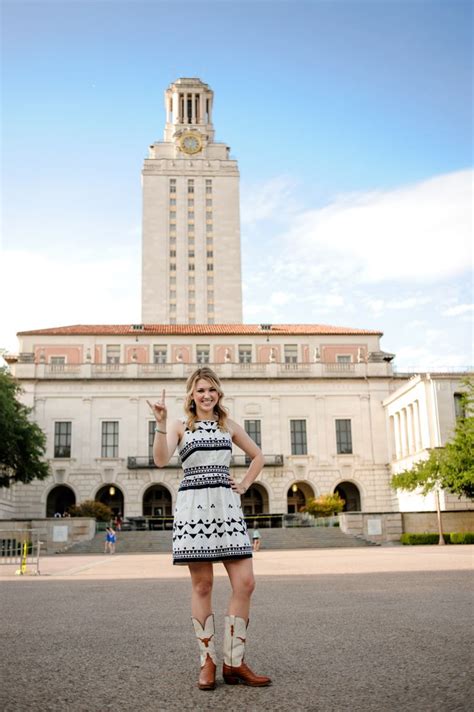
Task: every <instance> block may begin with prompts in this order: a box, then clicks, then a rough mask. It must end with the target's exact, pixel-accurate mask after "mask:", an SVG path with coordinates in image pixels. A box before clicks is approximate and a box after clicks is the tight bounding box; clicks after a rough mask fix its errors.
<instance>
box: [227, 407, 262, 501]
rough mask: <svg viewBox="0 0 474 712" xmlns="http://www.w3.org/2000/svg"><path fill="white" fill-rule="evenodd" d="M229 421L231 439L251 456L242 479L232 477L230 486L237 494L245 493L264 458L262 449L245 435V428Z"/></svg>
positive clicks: (260, 467)
mask: <svg viewBox="0 0 474 712" xmlns="http://www.w3.org/2000/svg"><path fill="white" fill-rule="evenodd" d="M227 422H228V423H229V428H230V430H231V435H232V441H233V442H234V443H235V444H236V445H237V446H238V447H240V449H241V450H243V451H244V452H245V454H246V455H247V456H248V457H250V458H251V462H250V466H249V469H248V470H247V472H246V475H245V477H244V479H243V480H242V481H241V482H238V483H237V482H236V481H235V480H234V479H233V478H232V477H231V478H230V480H231V487H232V489H233V490H234V492H237V494H245V492H247V490H248V488H249V487H250V485H251V484H252V483H253V482H254V481H255V480H256V479H257V477H258V476H259V474H260V472H261V471H262V470H263V466H264V464H265V458H264V457H263V454H262V451H261V450H260V448H259V447H258V445H256V444H255V443H254V441H253V440H252V438H251V437H250V436H249V435H247V433H246V432H245V430H244V429H243V428H242V427H241V426H240V425H237V423H234V422H233V421H232V420H229V421H227Z"/></svg>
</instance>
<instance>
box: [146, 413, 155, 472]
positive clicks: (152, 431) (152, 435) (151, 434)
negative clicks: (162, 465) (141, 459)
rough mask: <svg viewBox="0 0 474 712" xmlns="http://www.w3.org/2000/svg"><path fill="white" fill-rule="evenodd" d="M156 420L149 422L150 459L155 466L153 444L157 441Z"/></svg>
mask: <svg viewBox="0 0 474 712" xmlns="http://www.w3.org/2000/svg"><path fill="white" fill-rule="evenodd" d="M155 428H156V420H149V421H148V459H149V461H150V465H153V442H154V440H155Z"/></svg>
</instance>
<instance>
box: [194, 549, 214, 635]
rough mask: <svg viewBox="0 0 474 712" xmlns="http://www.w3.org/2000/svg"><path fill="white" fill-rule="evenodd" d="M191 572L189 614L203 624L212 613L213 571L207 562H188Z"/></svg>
mask: <svg viewBox="0 0 474 712" xmlns="http://www.w3.org/2000/svg"><path fill="white" fill-rule="evenodd" d="M189 573H190V574H191V584H192V587H193V589H192V594H191V615H192V616H193V618H197V620H198V621H199V622H200V623H201V625H204V623H205V622H206V618H207V617H208V616H210V615H211V613H212V584H213V580H214V573H213V570H212V564H211V563H210V562H209V563H208V562H204V563H200V564H198V563H196V564H189Z"/></svg>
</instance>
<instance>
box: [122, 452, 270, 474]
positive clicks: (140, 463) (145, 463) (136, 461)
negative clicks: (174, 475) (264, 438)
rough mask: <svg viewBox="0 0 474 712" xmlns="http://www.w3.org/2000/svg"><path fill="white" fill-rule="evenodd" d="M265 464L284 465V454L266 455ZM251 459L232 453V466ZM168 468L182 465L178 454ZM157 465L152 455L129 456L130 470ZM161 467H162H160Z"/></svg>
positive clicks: (242, 464) (128, 467)
mask: <svg viewBox="0 0 474 712" xmlns="http://www.w3.org/2000/svg"><path fill="white" fill-rule="evenodd" d="M264 458H265V465H267V466H268V467H282V466H283V462H284V461H283V455H264ZM249 464H250V460H249V459H248V457H247V456H246V455H232V458H231V461H230V466H231V467H248V466H249ZM165 467H166V468H174V469H177V468H178V467H181V461H180V459H179V457H178V456H177V455H174V456H173V457H172V458H171V460H170V461H169V462H168V464H167V465H165ZM155 468H156V465H155V462H154V460H153V458H152V457H146V456H141V455H138V456H135V455H133V456H132V457H127V469H128V470H150V469H155ZM160 469H161V468H160Z"/></svg>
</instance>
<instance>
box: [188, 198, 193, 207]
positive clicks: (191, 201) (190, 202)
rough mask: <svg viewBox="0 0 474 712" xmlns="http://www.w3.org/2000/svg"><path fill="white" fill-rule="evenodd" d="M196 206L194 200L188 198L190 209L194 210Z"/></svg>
mask: <svg viewBox="0 0 474 712" xmlns="http://www.w3.org/2000/svg"><path fill="white" fill-rule="evenodd" d="M193 206H194V198H188V207H189V208H192V207H193Z"/></svg>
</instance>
